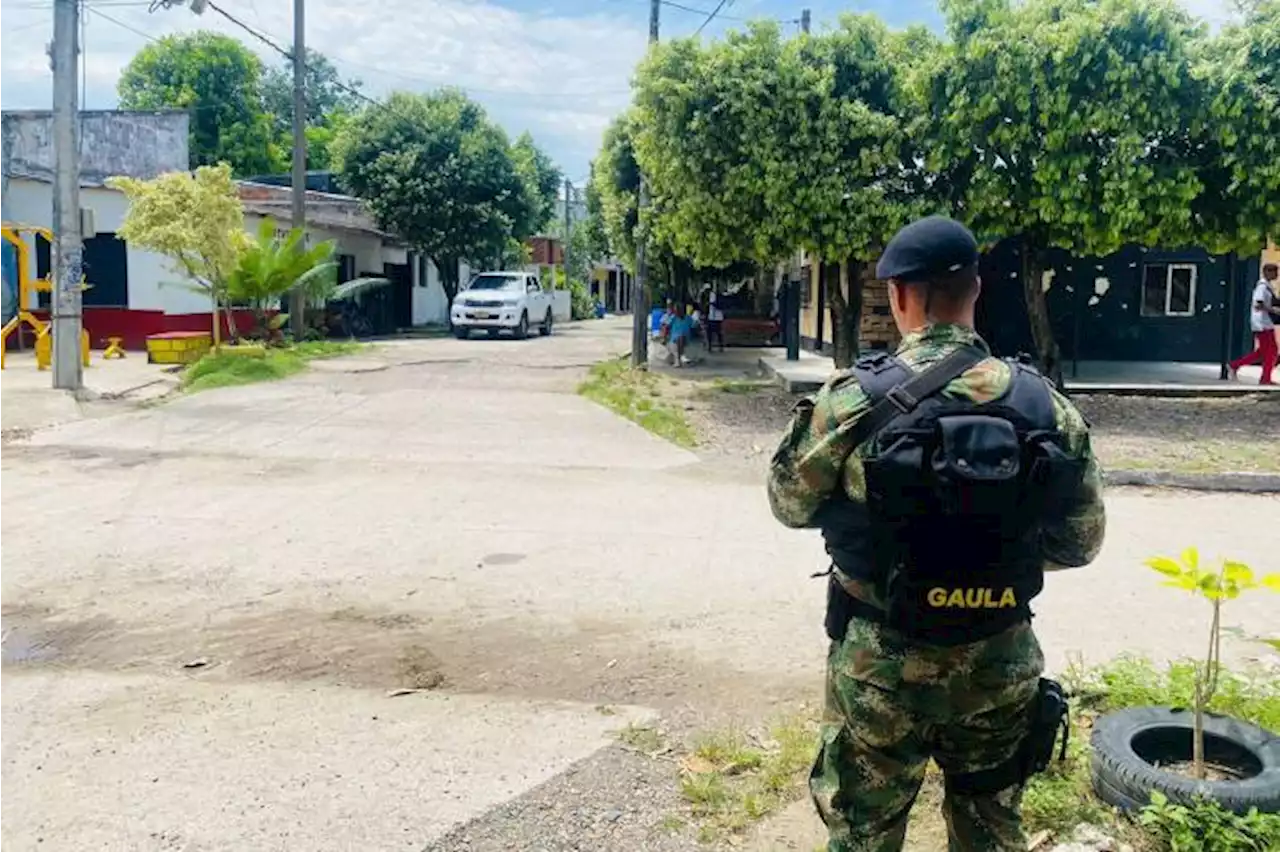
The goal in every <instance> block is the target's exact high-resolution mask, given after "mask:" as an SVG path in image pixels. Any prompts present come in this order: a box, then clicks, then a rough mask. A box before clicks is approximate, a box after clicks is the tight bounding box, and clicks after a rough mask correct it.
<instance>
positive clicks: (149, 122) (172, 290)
mask: <svg viewBox="0 0 1280 852" xmlns="http://www.w3.org/2000/svg"><path fill="white" fill-rule="evenodd" d="M187 139H188V115H187V113H186V112H182V111H174V110H161V111H155V112H120V111H114V110H103V111H87V112H82V113H81V114H80V150H81V155H80V206H81V207H82V208H85V209H86V210H89V211H92V214H93V215H92V219H93V225H94V230H95V232H96V233H94V234H86V240H85V244H84V251H85V254H84V259H85V278H86V281H87V282H88V283H89V284H91V285H92V286H91V287H90V288H89V289H88V290H86V291H85V292H84V295H83V300H84V306H85V312H84V322H85V328H86V329H87V330H88V331H89V336H90V340H91V341H92V343H93V345H94V346H100V345H102V339H103V338H104V337H106V336H107V335H109V334H110V335H120V336H124V337H125V338H126V343H127V344H128V345H132V346H141V345H142V344H143V340H144V339H145V337H146V335H147V334H153V333H156V332H158V331H166V330H176V329H178V328H198V327H200V326H199V325H197V324H196V323H199V322H200V316H201V315H203V317H204V319H203V327H208V317H209V307H208V304H207V303H206V302H205V301H204V300H203V299H201V297H200V296H198V295H197V294H194V293H191V292H190V291H189V290H188V289H186V288H184V287H180V286H174V284H175V283H176V282H177V281H179V280H180V279H181V276H179V275H178V274H176V273H175V272H174V271H173V270H172V267H171V264H170V262H169V260H168V259H167V258H165V257H163V256H161V255H157V254H153V253H152V252H148V251H142V250H140V249H135V248H133V247H132V246H129V245H127V244H126V243H125V242H124V241H122V240H119V239H117V238H116V236H115V231H116V229H117V228H119V227H120V225H121V223H122V222H123V221H124V216H125V213H126V212H127V211H128V207H129V203H128V200H127V199H126V198H125V196H124V195H123V194H122V193H120V192H117V191H116V190H114V189H109V188H107V187H106V186H105V181H106V179H107V178H108V177H111V176H113V175H123V176H127V177H135V178H142V179H148V178H153V177H156V176H157V175H160V174H163V173H165V172H171V171H186V170H187V168H188V149H187ZM3 141H4V156H3V180H4V187H3V217H4V221H5V222H6V223H8V222H13V223H17V224H24V225H39V226H41V227H45V228H52V226H53V168H54V158H53V114H52V113H51V112H48V111H39V110H31V111H27V110H23V111H15V112H5V113H4V114H3ZM26 239H27V244H28V248H29V249H30V252H31V256H32V257H34V258H35V264H34V266H35V269H34V272H35V274H36V275H37V277H44V276H46V275H48V274H49V269H50V246H49V244H48V243H47V242H46V241H45V240H44V239H43V238H38V237H35V236H32V235H29V234H28V235H27V237H26ZM8 286H10V282H8V281H6V287H8ZM43 297H44V299H45V305H41V306H39V307H45V306H47V298H48V294H43ZM5 302H6V309H7V310H10V309H12V305H11V304H10V300H9V299H8V298H6V300H5ZM29 307H37V306H29ZM7 318H8V317H7V316H6V319H7Z"/></svg>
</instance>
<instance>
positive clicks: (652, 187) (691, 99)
mask: <svg viewBox="0 0 1280 852" xmlns="http://www.w3.org/2000/svg"><path fill="white" fill-rule="evenodd" d="M783 45H784V42H783V40H782V38H781V33H780V30H779V28H778V26H777V25H776V24H753V25H751V26H750V28H749V29H748V30H747V31H746V32H734V33H730V34H729V35H728V36H727V37H726V38H725V40H724V41H717V42H712V43H711V44H709V45H704V44H702V43H700V42H699V41H697V40H696V39H692V38H686V39H675V40H673V41H668V42H664V43H662V44H660V45H658V46H657V47H655V48H654V49H652V50H651V51H650V53H649V55H648V57H647V58H646V59H645V60H644V61H643V62H642V63H641V65H640V68H639V70H638V71H637V74H636V86H635V110H636V115H635V123H634V133H633V139H634V142H633V144H634V149H635V158H636V161H637V162H638V163H639V165H640V167H641V168H642V169H643V170H644V174H645V177H646V179H647V180H648V183H649V191H650V197H651V200H652V202H653V210H654V214H655V215H653V216H652V217H651V219H650V226H651V228H652V233H653V236H654V239H655V240H656V241H658V242H662V243H667V244H669V245H670V246H671V248H672V249H673V251H674V252H675V253H676V254H677V255H679V256H681V257H685V258H688V259H689V260H691V261H693V262H694V263H695V264H697V265H699V266H722V265H725V264H728V263H732V262H734V261H736V260H740V259H746V258H749V259H752V260H755V261H757V262H759V263H761V264H766V265H772V264H773V263H775V262H777V261H778V260H780V259H781V258H782V257H784V256H785V255H786V254H787V253H788V252H789V251H791V250H792V249H794V248H795V247H796V246H795V243H793V242H791V241H790V240H789V239H788V229H787V227H786V225H784V224H783V223H780V222H778V221H777V220H776V219H775V218H774V216H773V215H772V214H773V212H774V211H772V210H771V209H770V200H772V199H775V198H777V197H778V195H779V194H780V189H781V188H780V187H775V186H771V185H770V184H769V182H768V181H769V173H768V172H769V169H770V167H771V166H772V165H774V161H775V160H776V159H777V158H779V157H789V156H793V155H789V154H788V153H787V152H784V151H782V150H780V146H779V143H780V142H781V139H780V134H779V133H778V132H777V130H776V126H775V124H776V122H779V121H784V120H786V119H785V117H784V107H785V106H787V105H789V103H788V102H789V100H790V99H791V93H790V92H788V91H787V84H788V83H789V82H790V80H788V79H785V78H786V77H787V74H788V72H789V71H790V69H787V68H784V67H783V65H784V63H785V62H786V61H788V59H790V57H789V56H788V55H787V53H786V51H785V50H784V47H783ZM794 189H797V187H788V190H794Z"/></svg>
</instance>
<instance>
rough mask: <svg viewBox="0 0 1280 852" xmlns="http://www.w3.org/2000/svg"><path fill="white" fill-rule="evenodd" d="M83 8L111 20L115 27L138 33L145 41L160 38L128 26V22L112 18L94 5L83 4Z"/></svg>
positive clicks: (105, 19)
mask: <svg viewBox="0 0 1280 852" xmlns="http://www.w3.org/2000/svg"><path fill="white" fill-rule="evenodd" d="M144 5H145V4H144ZM85 8H86V9H88V10H89V11H90V12H92V13H93V14H95V15H97V16H98V17H99V18H102V19H103V20H104V21H109V22H111V23H113V24H115V25H116V26H117V27H122V28H124V29H126V30H128V31H129V32H131V33H134V34H136V35H140V36H142V37H143V38H145V39H146V40H147V41H159V40H160V39H158V38H156V37H155V36H153V35H151V34H150V33H144V32H143V31H142V30H140V29H138V28H137V27H134V26H130V25H129V24H126V23H125V22H124V21H121V20H119V19H118V18H113V17H111V16H110V15H108V14H107V13H106V12H103V11H101V10H100V9H98V8H97V7H96V5H86V6H85Z"/></svg>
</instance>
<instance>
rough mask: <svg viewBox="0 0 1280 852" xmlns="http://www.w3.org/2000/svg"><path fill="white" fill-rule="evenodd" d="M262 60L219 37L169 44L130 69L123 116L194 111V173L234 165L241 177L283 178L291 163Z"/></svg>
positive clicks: (145, 53) (152, 48)
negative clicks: (270, 106) (268, 103)
mask: <svg viewBox="0 0 1280 852" xmlns="http://www.w3.org/2000/svg"><path fill="white" fill-rule="evenodd" d="M262 74H263V67H262V60H260V59H258V57H257V56H255V55H254V54H253V52H252V51H250V50H249V49H248V48H247V47H245V46H244V45H243V44H241V43H240V42H238V41H236V40H235V39H233V38H230V37H228V36H224V35H219V34H218V33H212V32H204V31H201V32H195V33H190V34H187V35H171V36H164V37H163V38H160V39H158V40H157V41H155V42H154V43H152V44H148V45H147V46H146V47H144V48H142V50H140V51H138V53H137V54H136V55H135V56H134V57H133V59H131V60H130V61H129V64H128V65H127V66H125V69H124V72H123V73H122V74H121V75H120V82H119V83H118V85H117V91H118V94H119V96H120V106H121V108H122V109H139V110H147V109H172V108H178V109H187V110H190V111H191V165H192V166H193V167H196V166H212V165H217V164H218V163H221V162H226V163H229V164H230V165H231V168H232V171H233V172H234V173H235V174H236V175H252V174H263V173H269V172H275V171H279V170H280V168H281V167H282V163H283V157H282V156H281V151H280V147H279V145H278V143H277V138H276V134H275V133H274V131H273V128H272V124H271V117H270V115H268V113H267V111H266V109H265V108H264V105H263V90H262Z"/></svg>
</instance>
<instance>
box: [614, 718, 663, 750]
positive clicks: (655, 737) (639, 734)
mask: <svg viewBox="0 0 1280 852" xmlns="http://www.w3.org/2000/svg"><path fill="white" fill-rule="evenodd" d="M618 740H619V742H621V743H622V744H623V745H626V746H629V747H631V748H633V749H635V750H636V751H638V752H643V753H644V754H648V755H655V754H658V753H660V752H661V751H663V749H665V748H666V738H665V737H664V736H663V735H662V732H661V731H659V730H658V729H657V728H655V727H653V726H652V725H637V724H635V723H634V722H632V723H630V724H628V725H627V726H626V727H625V728H623V729H622V730H621V731H619V732H618Z"/></svg>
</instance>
